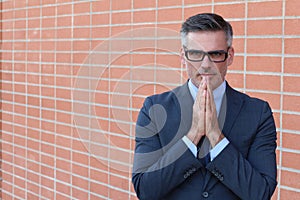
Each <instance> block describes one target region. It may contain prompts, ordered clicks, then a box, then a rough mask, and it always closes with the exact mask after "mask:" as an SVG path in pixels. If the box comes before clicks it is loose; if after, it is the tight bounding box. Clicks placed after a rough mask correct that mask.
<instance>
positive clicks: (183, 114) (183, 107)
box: [173, 82, 194, 137]
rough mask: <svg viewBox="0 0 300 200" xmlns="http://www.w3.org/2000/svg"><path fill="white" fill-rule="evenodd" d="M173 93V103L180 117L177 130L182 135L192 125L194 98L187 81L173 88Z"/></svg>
mask: <svg viewBox="0 0 300 200" xmlns="http://www.w3.org/2000/svg"><path fill="white" fill-rule="evenodd" d="M173 93H174V94H175V97H174V98H175V99H174V101H175V104H176V106H175V107H176V108H177V112H178V116H179V117H180V126H179V132H180V133H182V134H180V135H179V137H183V136H184V135H185V134H186V133H187V132H188V131H189V129H190V127H191V125H192V116H193V104H194V100H193V97H192V95H191V93H190V91H189V88H188V84H187V82H186V83H185V84H184V85H182V86H180V87H178V88H175V89H174V90H173Z"/></svg>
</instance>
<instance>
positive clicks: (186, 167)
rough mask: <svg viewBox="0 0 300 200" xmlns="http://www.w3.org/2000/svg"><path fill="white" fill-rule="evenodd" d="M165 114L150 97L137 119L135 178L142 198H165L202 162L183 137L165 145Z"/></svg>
mask: <svg viewBox="0 0 300 200" xmlns="http://www.w3.org/2000/svg"><path fill="white" fill-rule="evenodd" d="M156 106H157V105H156ZM151 109H152V110H151ZM162 115H164V111H163V108H162V107H159V106H158V107H156V108H155V105H152V101H151V99H150V98H147V99H146V100H145V102H144V105H143V108H142V109H141V111H140V113H139V116H138V120H137V125H136V147H135V156H134V164H133V173H132V182H133V185H134V189H135V191H136V193H137V196H138V197H139V199H141V200H143V199H161V198H163V197H164V196H165V195H166V194H168V193H169V192H170V191H171V190H172V189H174V188H175V187H177V186H178V185H179V184H181V183H182V182H184V181H185V180H186V178H188V177H189V176H190V175H192V174H193V173H194V172H196V171H197V170H198V169H199V168H200V167H201V166H202V165H201V163H200V162H199V161H198V160H197V159H196V158H195V157H194V155H193V154H192V152H191V151H190V150H189V149H188V148H187V146H186V145H185V143H184V142H183V141H182V140H181V139H179V140H177V141H175V143H173V144H168V145H166V146H162V145H161V141H160V134H161V133H160V131H161V128H162V126H163V125H159V124H161V123H162V122H164V123H165V121H164V117H162ZM157 116H159V119H155V117H157ZM164 123H163V124H164Z"/></svg>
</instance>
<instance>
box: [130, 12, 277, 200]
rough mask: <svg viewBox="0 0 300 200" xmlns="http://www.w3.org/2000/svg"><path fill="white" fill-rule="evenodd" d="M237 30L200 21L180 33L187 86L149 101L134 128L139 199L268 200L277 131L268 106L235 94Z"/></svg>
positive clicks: (204, 17)
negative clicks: (232, 73)
mask: <svg viewBox="0 0 300 200" xmlns="http://www.w3.org/2000/svg"><path fill="white" fill-rule="evenodd" d="M232 35H233V34H232V27H231V25H230V24H229V23H228V22H226V21H225V20H224V19H223V18H222V17H221V16H219V15H216V14H210V13H204V14H198V15H195V16H192V17H190V18H189V19H187V20H186V21H185V22H184V23H183V24H182V28H181V40H182V50H181V62H182V64H183V65H185V66H186V68H187V73H188V76H189V80H188V81H187V82H186V83H185V84H184V85H182V86H180V87H177V88H175V89H174V90H172V91H169V92H165V93H163V94H159V95H153V96H151V97H148V98H147V99H146V100H145V102H144V105H143V107H142V109H141V111H140V113H139V117H138V120H137V125H136V148H135V158H134V166H133V176H132V181H133V185H134V188H135V191H136V193H137V196H138V197H139V198H140V199H151V200H156V199H172V200H174V199H188V200H193V199H217V200H227V199H228V200H234V199H248V200H262V199H270V198H271V196H272V194H273V192H274V190H275V187H276V155H275V149H276V128H275V124H274V119H273V116H272V112H271V109H270V107H269V105H268V103H267V102H265V101H262V100H259V99H256V98H251V97H249V96H247V95H245V94H242V93H240V92H238V91H236V90H234V89H233V88H231V87H230V86H229V85H228V83H227V82H226V81H225V75H226V72H227V67H228V66H229V65H231V64H232V62H233V57H234V49H233V47H232Z"/></svg>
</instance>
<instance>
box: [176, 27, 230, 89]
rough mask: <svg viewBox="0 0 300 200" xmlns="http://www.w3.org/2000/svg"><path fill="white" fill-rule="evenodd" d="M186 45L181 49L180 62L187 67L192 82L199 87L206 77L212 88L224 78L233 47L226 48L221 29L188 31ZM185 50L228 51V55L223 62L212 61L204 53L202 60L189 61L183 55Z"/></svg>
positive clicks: (218, 84)
mask: <svg viewBox="0 0 300 200" xmlns="http://www.w3.org/2000/svg"><path fill="white" fill-rule="evenodd" d="M186 41H187V42H186V47H185V49H184V48H182V50H181V62H182V64H184V65H185V66H186V68H187V72H188V76H189V78H190V79H191V81H192V83H193V84H194V85H195V86H196V87H199V84H200V82H201V80H202V79H203V78H205V79H207V81H208V83H209V84H210V86H211V89H212V90H214V89H216V88H217V87H218V86H220V85H221V83H222V82H223V81H224V80H225V75H226V72H227V67H228V66H229V65H231V63H232V61H233V56H234V50H233V48H232V47H231V48H229V49H228V45H227V42H226V37H225V33H224V32H223V31H214V32H213V31H199V32H190V33H188V35H187V38H186ZM186 50H201V51H204V52H211V51H219V50H221V51H225V52H227V51H228V57H227V59H226V60H225V61H224V62H219V63H215V62H212V61H211V60H210V59H209V58H208V56H207V55H206V56H205V57H204V59H203V60H202V61H197V62H196V61H190V60H188V59H187V57H186V56H185V51H186Z"/></svg>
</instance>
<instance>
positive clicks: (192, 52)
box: [189, 50, 202, 56]
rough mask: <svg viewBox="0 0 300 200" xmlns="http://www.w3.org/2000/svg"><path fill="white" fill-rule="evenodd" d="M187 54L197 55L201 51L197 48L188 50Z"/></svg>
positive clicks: (200, 53)
mask: <svg viewBox="0 0 300 200" xmlns="http://www.w3.org/2000/svg"><path fill="white" fill-rule="evenodd" d="M189 54H190V55H192V56H199V55H202V52H201V51H197V50H189Z"/></svg>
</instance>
